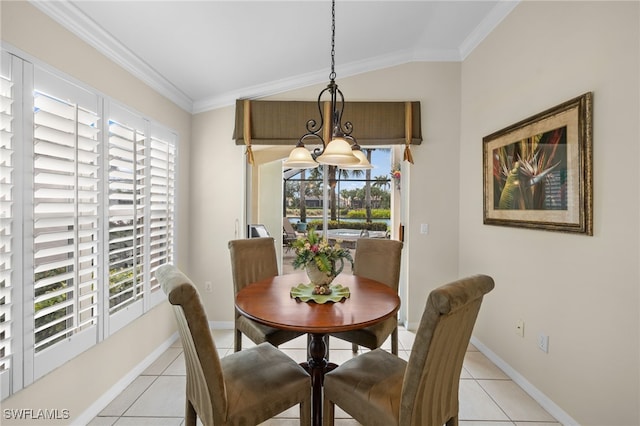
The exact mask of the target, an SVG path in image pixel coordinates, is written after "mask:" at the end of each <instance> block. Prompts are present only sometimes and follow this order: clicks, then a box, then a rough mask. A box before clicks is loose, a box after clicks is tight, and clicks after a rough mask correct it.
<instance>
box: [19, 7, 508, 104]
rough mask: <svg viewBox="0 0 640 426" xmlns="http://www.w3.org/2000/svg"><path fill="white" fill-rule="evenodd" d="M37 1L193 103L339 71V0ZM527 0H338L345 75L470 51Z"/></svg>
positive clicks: (229, 100) (263, 91)
mask: <svg viewBox="0 0 640 426" xmlns="http://www.w3.org/2000/svg"><path fill="white" fill-rule="evenodd" d="M32 3H33V4H34V5H35V6H37V7H38V8H40V9H41V10H42V11H44V12H45V13H47V14H48V15H49V16H51V17H52V18H54V19H55V20H57V21H58V22H60V23H61V24H62V25H63V26H65V27H66V28H68V29H69V30H71V31H72V32H74V33H75V34H76V35H78V36H80V37H81V38H82V39H84V40H85V41H87V42H88V43H89V44H91V45H92V46H94V47H96V48H97V49H98V50H99V51H101V52H102V53H104V54H106V55H107V56H108V57H110V58H111V59H113V60H114V61H115V62H117V63H119V64H120V65H122V66H123V67H125V68H126V69H127V70H129V71H130V72H132V73H133V74H134V75H136V76H138V77H139V78H141V79H142V80H144V81H145V82H147V83H148V84H149V85H150V86H152V87H153V88H154V89H156V90H158V91H159V92H161V93H162V94H164V95H165V96H167V97H169V98H170V99H172V100H173V101H174V102H176V103H177V104H178V105H180V106H181V107H182V108H184V109H185V110H187V111H190V112H200V111H204V110H208V109H212V108H216V107H220V106H225V105H231V104H233V103H234V102H235V100H236V99H238V98H255V97H260V96H266V95H271V94H274V93H279V92H282V91H286V90H291V89H294V88H298V87H303V86H308V85H310V84H316V83H320V82H328V80H329V72H330V66H331V55H330V52H331V2H330V1H329V0H324V1H317V0H298V1H291V0H290V1H270V0H259V1H237V0H236V1H217V0H215V1H214V0H208V1H207V0H200V1H178V0H174V1H167V0H160V1H156V0H141V1H113V0H111V1H106V0H104V1H95V0H94V1H86V0H80V1H67V0H63V1H32ZM517 3H518V0H492V1H486V0H471V1H457V0H447V1H433V0H421V1H419V0H413V1H399V0H386V1H382V0H375V1H360V0H338V1H337V4H336V40H335V51H336V52H335V61H336V66H335V70H336V74H337V78H336V81H337V82H338V83H339V82H340V78H341V77H345V76H349V75H354V74H358V73H362V72H366V71H371V70H375V69H381V68H386V67H389V66H393V65H398V64H402V63H406V62H412V61H460V60H463V59H464V58H465V57H466V56H467V55H468V54H469V53H470V52H471V51H472V50H473V49H474V48H475V47H476V46H477V45H478V43H480V42H481V41H482V40H483V39H484V37H486V35H487V34H489V33H490V32H491V31H492V30H493V28H495V26H496V25H497V24H498V23H499V22H500V21H501V20H502V19H503V18H504V17H505V16H506V15H507V14H508V13H509V12H510V11H511V10H513V8H514V7H515V6H516V5H517Z"/></svg>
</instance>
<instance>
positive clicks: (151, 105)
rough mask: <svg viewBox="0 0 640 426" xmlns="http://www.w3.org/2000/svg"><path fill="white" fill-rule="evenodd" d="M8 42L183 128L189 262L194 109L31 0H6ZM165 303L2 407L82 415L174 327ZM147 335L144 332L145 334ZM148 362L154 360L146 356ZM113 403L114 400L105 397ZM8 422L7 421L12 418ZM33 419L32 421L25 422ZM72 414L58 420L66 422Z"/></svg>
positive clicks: (181, 255) (184, 253)
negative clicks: (68, 28)
mask: <svg viewBox="0 0 640 426" xmlns="http://www.w3.org/2000/svg"><path fill="white" fill-rule="evenodd" d="M1 7H2V10H1V15H2V22H1V27H0V28H1V29H2V41H3V42H6V43H9V44H10V45H11V46H13V47H15V48H18V49H19V50H21V51H22V52H25V53H26V54H27V55H29V56H31V57H33V58H37V59H38V60H40V61H43V62H45V63H46V64H48V65H50V66H52V67H54V68H57V69H58V70H60V71H62V72H64V73H66V74H68V75H70V76H71V77H73V78H76V79H78V80H80V81H82V82H84V83H86V84H87V85H89V86H91V87H93V88H95V89H97V90H99V91H101V92H103V93H105V94H106V95H108V96H110V97H112V98H113V99H116V100H118V101H120V102H121V103H124V104H126V105H128V106H129V107H131V108H134V109H136V110H138V111H139V112H140V113H142V114H144V115H146V116H147V117H149V118H152V119H154V120H157V121H158V122H160V123H163V124H164V125H167V126H169V127H171V128H173V129H174V130H176V131H177V133H178V137H179V140H180V142H179V146H178V152H179V156H180V157H179V165H178V167H179V174H178V185H179V194H180V195H179V203H180V204H179V206H178V211H177V217H178V224H177V228H176V233H177V255H178V265H179V266H184V267H185V268H186V264H187V262H186V260H187V259H188V245H187V244H188V241H187V239H186V232H187V229H188V227H187V218H188V214H187V211H188V208H187V206H188V204H189V202H190V201H189V194H190V191H189V186H188V175H187V173H186V172H187V171H188V170H189V150H190V149H189V140H190V137H191V114H189V113H187V112H185V111H184V110H182V109H180V108H178V107H177V106H176V105H174V104H173V103H172V102H169V101H168V100H167V99H166V98H164V97H162V96H160V95H158V94H157V93H156V92H155V91H153V90H152V89H150V88H149V87H148V86H146V85H145V84H143V83H142V82H141V81H139V80H138V79H136V78H134V77H132V76H131V75H130V74H128V73H127V72H126V71H124V70H123V69H122V68H120V67H119V66H117V65H115V64H114V63H113V62H111V61H109V60H107V59H106V58H105V57H104V56H102V55H101V54H99V53H98V52H97V51H96V50H95V49H93V48H91V47H89V46H88V45H86V44H85V43H83V42H81V41H80V40H79V39H78V38H76V37H75V36H73V35H72V34H71V33H69V32H68V31H66V30H64V29H62V28H61V27H60V26H59V25H58V24H57V23H55V22H54V21H52V20H51V19H49V18H48V17H47V16H45V15H44V14H42V13H41V12H40V11H38V10H37V9H35V8H34V7H33V6H31V5H30V4H29V3H27V2H26V1H24V2H23V1H20V2H13V1H11V2H6V1H3V2H2V3H1ZM175 330H176V329H175V322H174V320H173V314H172V313H171V310H170V309H169V306H168V304H167V303H163V304H161V305H160V306H158V307H156V308H154V309H153V310H151V311H150V312H148V313H147V314H145V315H144V316H143V317H141V318H139V319H138V320H136V321H135V322H133V323H132V324H131V325H130V326H128V327H126V328H124V329H122V330H120V331H119V332H117V333H115V334H114V335H112V336H111V337H109V338H107V339H106V340H104V341H103V342H102V343H100V344H99V345H97V346H95V347H93V348H92V349H90V350H89V351H87V352H85V353H83V354H81V355H80V356H78V357H76V358H74V359H73V360H72V361H70V362H68V363H66V364H64V365H63V366H61V367H60V368H58V369H56V370H54V371H53V372H51V373H49V374H48V375H46V376H44V377H43V378H41V379H40V380H38V381H36V382H35V383H33V384H32V385H30V386H28V387H27V388H25V389H23V390H22V391H20V392H18V393H17V394H15V395H14V396H12V397H10V398H8V399H6V400H5V401H2V408H3V409H12V408H33V409H37V408H58V409H60V410H61V409H68V410H70V413H71V420H72V421H73V420H76V421H77V419H78V417H79V416H81V415H82V414H83V412H84V411H85V410H87V409H88V408H89V407H90V406H91V405H92V404H94V403H96V401H98V400H99V399H100V398H101V397H103V395H105V393H107V392H108V391H109V390H110V389H111V388H112V387H113V386H116V385H118V381H120V380H121V379H122V378H123V377H125V376H126V375H127V374H129V373H130V372H131V371H132V370H133V369H135V368H136V367H138V366H139V365H140V364H141V363H142V362H144V361H145V359H146V358H147V357H148V356H149V355H150V354H152V353H153V352H154V351H155V350H156V349H158V348H159V347H160V346H161V345H163V344H165V343H166V342H167V340H168V339H170V338H171V336H172V335H173V334H174V332H175ZM141 336H144V338H141ZM147 361H148V360H147ZM107 402H108V401H107ZM2 422H3V424H5V423H6V424H9V423H10V422H9V421H8V420H7V419H4V418H3V420H2ZM30 423H33V420H31V421H29V422H27V423H26V424H30ZM68 423H69V420H66V421H62V422H60V424H68Z"/></svg>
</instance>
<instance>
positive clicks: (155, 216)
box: [149, 132, 176, 292]
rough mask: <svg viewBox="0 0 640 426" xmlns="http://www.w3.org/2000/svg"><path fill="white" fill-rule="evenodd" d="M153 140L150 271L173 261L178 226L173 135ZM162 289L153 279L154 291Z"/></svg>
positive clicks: (160, 136) (153, 137)
mask: <svg viewBox="0 0 640 426" xmlns="http://www.w3.org/2000/svg"><path fill="white" fill-rule="evenodd" d="M157 133H158V137H155V135H153V136H152V137H151V151H150V156H151V161H150V176H151V182H150V204H151V217H150V221H149V227H150V233H149V244H150V250H149V268H150V271H153V270H154V269H156V268H157V267H158V266H160V265H162V264H165V263H172V262H173V246H174V223H175V173H176V164H175V159H176V150H175V145H174V143H173V141H172V140H171V141H170V139H172V136H173V135H161V134H160V132H157ZM161 138H162V139H161ZM159 288H160V286H159V284H158V282H157V281H156V279H155V277H152V279H151V291H152V292H155V291H157V290H158V289H159Z"/></svg>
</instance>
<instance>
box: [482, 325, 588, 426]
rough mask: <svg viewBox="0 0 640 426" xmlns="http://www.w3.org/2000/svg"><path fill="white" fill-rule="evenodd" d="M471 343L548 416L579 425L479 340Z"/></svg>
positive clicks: (564, 422)
mask: <svg viewBox="0 0 640 426" xmlns="http://www.w3.org/2000/svg"><path fill="white" fill-rule="evenodd" d="M471 343H472V344H473V346H475V347H476V348H478V350H479V351H480V352H481V353H482V354H483V355H484V356H486V357H487V358H489V360H491V362H493V363H494V364H495V365H496V366H497V367H498V368H499V369H500V370H502V371H503V372H504V373H505V374H506V375H507V376H509V378H511V380H513V382H514V383H516V384H517V385H518V386H520V387H521V388H522V389H523V390H524V391H525V392H526V393H527V394H528V395H529V396H530V397H531V398H533V399H534V400H535V401H536V402H537V403H538V404H540V405H541V406H542V408H544V409H545V410H547V412H548V413H549V414H551V415H552V416H553V417H555V418H556V420H558V421H559V422H560V423H562V424H563V425H566V426H569V425H571V426H579V423H578V422H577V421H576V420H575V419H574V418H572V417H571V416H570V415H569V414H567V412H566V411H564V410H563V409H562V408H560V407H559V406H558V405H557V404H556V403H555V402H553V401H552V400H551V399H550V398H549V397H548V396H546V395H545V394H544V393H542V392H541V391H540V390H539V389H538V388H536V387H535V386H533V385H532V384H531V382H529V381H528V380H527V379H526V378H525V377H524V376H523V375H522V374H520V373H518V372H517V371H516V370H515V369H514V368H513V367H511V366H510V365H509V364H508V363H506V362H505V361H504V360H503V359H502V358H500V357H499V356H498V355H497V354H496V353H495V352H493V351H492V350H491V349H489V348H488V347H487V346H485V345H484V344H483V343H482V342H481V341H480V340H478V339H477V338H475V337H471Z"/></svg>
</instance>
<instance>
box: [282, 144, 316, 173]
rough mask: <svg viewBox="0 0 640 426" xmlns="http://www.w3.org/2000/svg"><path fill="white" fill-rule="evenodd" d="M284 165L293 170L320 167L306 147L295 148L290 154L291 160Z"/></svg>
mask: <svg viewBox="0 0 640 426" xmlns="http://www.w3.org/2000/svg"><path fill="white" fill-rule="evenodd" d="M282 165H283V166H284V167H290V168H292V169H314V168H316V167H318V163H316V162H315V161H314V160H313V157H312V156H311V153H310V152H309V150H308V149H307V148H305V147H304V146H298V147H296V148H294V149H293V150H292V151H291V153H290V154H289V158H287V159H286V160H285V162H284V163H283V164H282Z"/></svg>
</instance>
